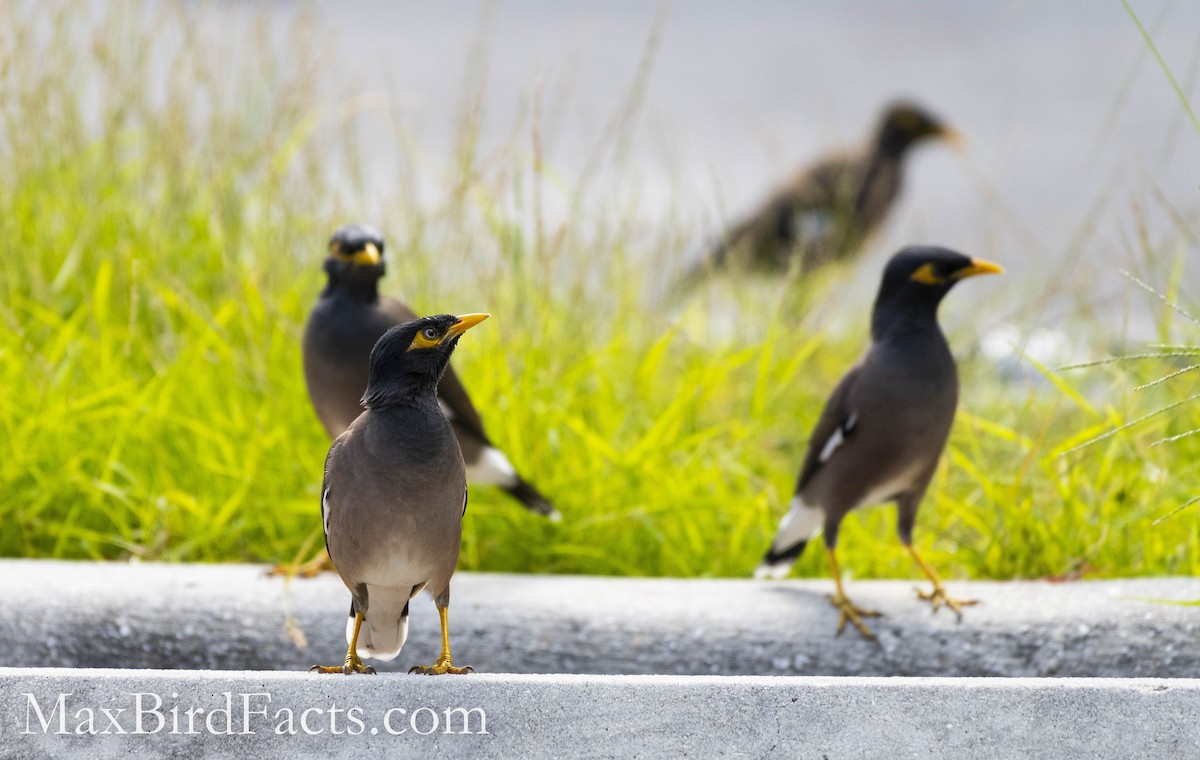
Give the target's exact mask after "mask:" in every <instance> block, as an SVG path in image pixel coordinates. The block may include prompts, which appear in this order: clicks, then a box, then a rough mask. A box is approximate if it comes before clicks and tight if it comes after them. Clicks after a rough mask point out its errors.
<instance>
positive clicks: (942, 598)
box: [915, 584, 979, 620]
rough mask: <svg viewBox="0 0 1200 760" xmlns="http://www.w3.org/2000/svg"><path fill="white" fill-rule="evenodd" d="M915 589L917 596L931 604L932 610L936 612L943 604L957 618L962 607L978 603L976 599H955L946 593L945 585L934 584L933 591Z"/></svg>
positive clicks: (960, 613)
mask: <svg viewBox="0 0 1200 760" xmlns="http://www.w3.org/2000/svg"><path fill="white" fill-rule="evenodd" d="M915 591H916V592H917V596H918V597H920V598H921V599H922V600H924V601H926V602H929V603H930V604H931V605H933V611H934V612H937V611H938V608H939V607H941V606H942V605H943V604H944V605H946V606H947V607H949V608H950V609H951V610H953V611H954V614H955V615H958V619H959V620H962V608H963V607H970V606H971V605H972V604H979V600H978V599H955V598H954V597H952V596H950V595H949V594H947V593H946V587H945V586H942V585H940V584H939V585H937V586H934V587H933V591H922V590H921V589H915Z"/></svg>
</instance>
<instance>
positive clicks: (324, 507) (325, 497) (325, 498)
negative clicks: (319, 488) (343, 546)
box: [321, 488, 329, 538]
mask: <svg viewBox="0 0 1200 760" xmlns="http://www.w3.org/2000/svg"><path fill="white" fill-rule="evenodd" d="M321 524H322V525H324V526H325V537H326V538H329V489H328V488H326V489H325V493H323V494H321Z"/></svg>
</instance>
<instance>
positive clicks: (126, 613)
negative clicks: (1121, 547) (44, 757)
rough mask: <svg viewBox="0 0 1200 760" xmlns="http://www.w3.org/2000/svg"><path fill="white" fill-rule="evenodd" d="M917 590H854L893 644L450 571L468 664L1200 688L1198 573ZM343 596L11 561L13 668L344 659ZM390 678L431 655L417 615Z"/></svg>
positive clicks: (713, 599) (694, 588) (565, 583)
mask: <svg viewBox="0 0 1200 760" xmlns="http://www.w3.org/2000/svg"><path fill="white" fill-rule="evenodd" d="M913 585H914V584H913V583H911V582H905V581H887V582H867V581H850V582H849V583H848V585H847V589H848V593H849V594H850V595H851V597H852V598H853V599H854V600H855V601H856V602H858V603H860V604H862V605H865V606H868V607H874V608H877V609H879V610H881V611H883V612H884V613H885V614H886V617H884V618H881V619H878V620H875V621H872V625H873V626H874V627H875V630H876V631H877V633H878V634H879V643H878V644H874V643H871V642H868V641H865V640H863V639H861V638H860V637H859V636H858V634H857V633H855V632H854V631H853V630H847V631H846V632H845V633H844V634H843V635H842V636H840V637H835V636H834V635H833V633H834V627H835V624H836V620H837V618H836V614H835V613H834V611H833V609H832V608H831V607H830V606H829V604H828V602H827V601H826V595H827V594H828V593H829V591H830V590H831V587H832V586H831V583H830V582H829V581H822V580H815V581H784V582H777V583H764V582H755V581H751V580H677V579H631V578H591V577H564V576H558V577H554V576H508V575H491V574H473V573H460V574H458V575H457V576H455V581H454V585H453V597H452V601H451V608H450V625H451V634H452V639H453V647H454V654H455V660H456V661H457V662H459V663H460V664H469V665H472V666H474V667H475V668H476V669H477V670H479V671H480V672H490V673H610V674H651V673H660V674H717V675H738V674H745V675H852V676H1013V677H1015V676H1142V677H1195V676H1200V646H1197V630H1198V629H1197V626H1198V625H1200V607H1196V606H1191V607H1189V606H1181V605H1178V604H1170V603H1167V602H1166V601H1163V600H1175V601H1187V600H1196V599H1200V580H1196V579H1190V578H1189V579H1184V578H1174V579H1172V578H1165V579H1144V580H1125V581H1081V582H1073V583H1045V582H1012V583H954V582H952V583H951V584H950V588H951V591H952V592H954V593H956V594H959V595H968V596H974V597H977V598H978V599H980V600H981V604H980V605H979V606H977V607H972V608H969V609H967V610H966V614H965V615H964V617H963V620H962V622H961V623H960V622H957V621H956V620H955V618H954V616H953V615H951V614H948V613H947V612H946V611H945V610H942V611H940V612H938V613H937V614H931V613H930V611H929V607H928V605H926V604H924V603H921V602H919V601H917V600H916V599H915V598H914V595H913V591H912V589H913ZM348 607H349V595H348V593H347V592H346V590H345V589H344V588H343V587H342V585H341V582H340V581H339V580H337V578H336V577H334V576H325V577H323V578H318V579H315V580H299V579H297V580H293V581H291V582H284V581H283V580H281V579H277V578H268V577H264V575H263V568H262V567H260V566H250V565H160V564H131V565H129V564H97V563H69V562H51V561H42V560H7V561H0V666H10V667H30V666H47V667H76V668H78V667H125V668H172V669H215V670H302V669H304V668H307V667H308V666H309V665H312V664H314V663H321V664H335V663H339V662H341V659H342V657H343V655H344V652H345V640H344V626H345V616H346V612H347V610H348ZM412 620H413V622H412V628H411V633H410V636H409V641H408V643H407V645H406V646H405V648H404V651H402V652H401V653H400V656H399V657H397V658H396V660H394V661H392V662H391V663H374V664H375V665H376V666H377V667H378V668H379V669H380V670H381V671H384V670H401V671H407V669H408V668H410V667H412V666H413V665H415V664H427V663H429V662H431V661H432V660H433V658H434V657H435V656H436V654H437V648H438V641H437V636H438V629H437V615H436V613H435V611H434V607H433V603H432V601H431V600H429V599H428V598H427V597H425V596H422V597H419V598H418V599H417V600H416V601H415V602H414V604H413V607H412Z"/></svg>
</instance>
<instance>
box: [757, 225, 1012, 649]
mask: <svg viewBox="0 0 1200 760" xmlns="http://www.w3.org/2000/svg"><path fill="white" fill-rule="evenodd" d="M1002 271H1004V270H1003V269H1002V268H1001V267H999V266H997V265H996V264H993V263H991V262H989V261H983V260H981V259H972V258H968V257H966V256H963V255H962V254H959V253H955V252H954V251H950V250H947V249H945V248H936V247H916V246H914V247H909V248H905V249H904V250H902V251H900V252H899V253H897V254H896V255H895V256H893V257H892V259H891V261H889V262H888V264H887V266H886V267H885V268H884V270H883V282H882V283H881V284H880V286H879V294H878V295H877V296H876V298H875V308H874V310H873V311H872V312H871V343H870V345H869V347H868V348H867V351H866V353H865V354H863V355H862V357H861V358H860V359H859V360H858V362H856V363H855V364H854V366H853V367H851V368H850V371H849V372H847V373H846V375H845V377H843V378H842V379H841V381H840V382H839V383H838V385H837V387H836V388H834V391H833V395H832V396H830V398H829V401H828V402H826V404H825V409H824V411H822V412H821V417H820V419H818V420H817V425H816V429H814V430H813V433H812V436H811V437H810V438H809V441H808V452H807V454H806V455H805V457H804V464H803V467H802V468H801V470H800V477H799V479H798V481H797V483H796V491H795V494H794V496H793V497H792V502H791V506H790V509H789V511H788V513H787V514H786V515H784V516H783V520H782V521H780V524H779V531H778V532H777V533H776V535H775V540H774V542H773V543H772V544H771V548H770V550H769V551H768V552H767V555H766V557H765V558H763V561H762V564H761V565H759V567H758V569H757V570H756V571H755V577H758V578H782V577H784V576H786V575H787V574H788V572H789V571H790V570H791V567H792V565H793V563H795V561H796V559H797V558H798V557H799V556H800V554H801V552H803V551H804V547H805V545H807V543H808V542H809V541H810V540H811V539H812V538H813V537H814V536H815V535H816V533H817V532H818V531H821V530H822V529H823V530H824V537H825V551H826V554H827V556H828V559H829V569H830V572H832V573H833V579H834V583H835V584H837V593H836V594H834V595H833V597H831V599H832V602H833V605H834V606H835V607H836V608H837V609H838V610H839V611H840V613H841V617H840V620H839V621H838V632H839V633H841V631H842V629H843V628H844V627H845V625H846V621H847V620H849V621H850V622H852V623H854V625H855V626H856V627H857V628H858V630H859V631H861V632H862V634H863V635H864V636H866V637H867V638H874V634H872V633H871V631H870V629H869V628H868V627H867V626H866V625H865V624H864V623H863V621H862V618H863V617H874V616H877V615H878V614H879V613H877V612H874V611H871V610H864V609H860V608H858V607H856V606H855V605H854V604H852V603H851V602H850V600H849V599H847V598H846V593H845V591H844V590H843V588H842V578H841V571H840V570H839V569H838V563H837V556H836V547H837V535H838V526H839V525H840V524H841V522H842V518H843V517H845V516H846V513H847V512H849V511H850V510H852V509H854V508H855V507H858V506H861V505H864V504H871V503H878V502H888V501H894V502H896V510H897V528H898V532H899V535H900V541H901V543H903V544H904V546H905V547H906V548H907V549H908V550H909V552H910V553H911V554H912V556H913V559H914V560H916V562H917V565H918V566H920V568H921V570H922V571H923V572H924V573H925V575H927V576H928V577H929V580H930V581H932V582H933V590H932V591H930V592H928V593H920V597H921V598H922V599H925V600H927V601H929V602H930V603H932V605H933V609H934V610H935V611H936V610H937V608H938V607H939V606H940V605H942V604H945V605H946V606H947V607H949V608H950V609H952V610H954V612H955V613H957V614H958V615H959V617H960V618H961V616H962V610H961V607H962V606H963V605H968V604H974V601H972V600H958V599H954V598H952V597H950V595H949V594H947V593H946V589H945V587H944V586H943V585H942V583H941V581H940V580H938V576H937V574H936V573H934V571H933V568H931V567H930V566H929V565H927V564H925V561H924V560H922V559H921V557H920V555H919V554H917V550H916V549H915V548H913V545H912V531H913V524H914V522H915V520H916V516H917V507H918V506H919V505H920V503H921V498H922V497H923V496H924V494H925V489H926V488H928V487H929V481H930V480H931V479H932V478H933V474H934V470H935V469H936V467H937V462H938V458H939V457H940V456H941V454H942V449H943V448H945V446H946V438H947V436H948V435H949V433H950V423H951V422H952V421H953V420H954V409H955V406H956V405H957V403H958V371H957V368H956V367H955V365H954V357H953V356H951V354H950V347H949V345H947V343H946V337H945V336H944V335H943V334H942V330H941V328H940V327H939V326H938V322H937V309H938V304H939V303H941V300H942V297H943V296H945V295H946V293H947V292H949V291H950V288H952V287H954V285H955V284H956V283H957V282H959V281H960V280H962V279H964V278H967V277H972V276H974V275H977V274H991V273H999V272H1002Z"/></svg>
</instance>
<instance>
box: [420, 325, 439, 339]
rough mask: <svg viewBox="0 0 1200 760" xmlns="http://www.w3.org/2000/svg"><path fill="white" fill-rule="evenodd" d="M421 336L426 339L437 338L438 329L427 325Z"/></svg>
mask: <svg viewBox="0 0 1200 760" xmlns="http://www.w3.org/2000/svg"><path fill="white" fill-rule="evenodd" d="M421 337H422V338H424V339H425V340H437V339H438V331H437V329H436V328H434V327H426V328H425V329H424V330H422V331H421Z"/></svg>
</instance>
